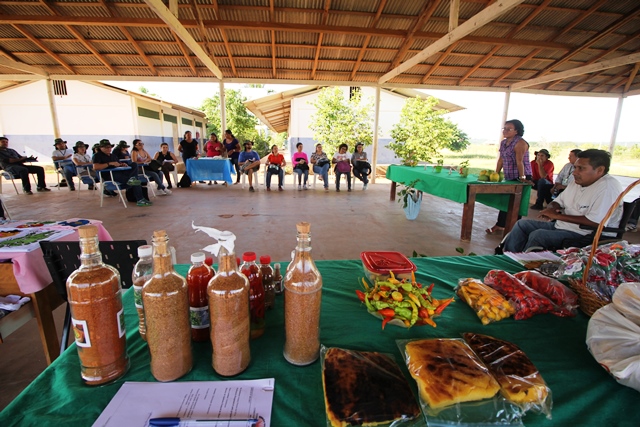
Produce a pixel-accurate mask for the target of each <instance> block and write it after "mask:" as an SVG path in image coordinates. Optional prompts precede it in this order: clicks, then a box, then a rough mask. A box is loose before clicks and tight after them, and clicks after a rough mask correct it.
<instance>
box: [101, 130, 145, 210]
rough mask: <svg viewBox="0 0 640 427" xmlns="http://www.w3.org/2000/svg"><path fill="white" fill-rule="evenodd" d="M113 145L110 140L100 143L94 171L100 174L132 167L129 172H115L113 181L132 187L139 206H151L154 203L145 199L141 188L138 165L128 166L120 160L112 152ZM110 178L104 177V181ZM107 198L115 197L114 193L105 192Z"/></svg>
mask: <svg viewBox="0 0 640 427" xmlns="http://www.w3.org/2000/svg"><path fill="white" fill-rule="evenodd" d="M112 149H113V144H111V142H109V140H108V139H103V140H101V141H100V145H99V150H98V152H97V153H96V154H94V155H93V169H95V170H96V171H98V172H100V171H102V170H105V169H114V168H118V167H131V169H128V170H121V171H114V172H113V179H114V180H115V181H116V182H118V183H119V184H120V185H122V186H123V187H124V188H126V186H130V187H131V188H132V189H133V195H134V197H135V198H136V201H137V205H138V206H151V205H152V203H151V202H150V201H149V200H147V199H145V198H144V196H143V194H142V188H140V180H138V178H137V177H138V165H136V164H135V163H132V164H131V165H128V164H127V163H123V162H121V161H119V160H118V158H117V157H116V155H115V154H113V153H112V152H111V150H112ZM107 179H108V178H105V177H103V178H102V180H103V181H106V180H107ZM104 194H105V195H107V196H115V194H113V192H108V191H107V190H105V191H104Z"/></svg>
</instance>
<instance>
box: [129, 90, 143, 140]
mask: <svg viewBox="0 0 640 427" xmlns="http://www.w3.org/2000/svg"><path fill="white" fill-rule="evenodd" d="M131 110H132V112H131V113H132V114H131V117H132V121H131V124H132V125H133V134H134V135H135V136H134V137H133V138H134V139H135V138H142V136H141V135H140V132H139V130H138V117H139V116H138V105H137V104H136V98H135V97H133V96H132V97H131Z"/></svg>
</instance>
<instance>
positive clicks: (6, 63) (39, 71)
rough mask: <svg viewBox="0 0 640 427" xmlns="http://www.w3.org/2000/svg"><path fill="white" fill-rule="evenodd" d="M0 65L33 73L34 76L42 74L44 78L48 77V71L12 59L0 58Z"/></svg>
mask: <svg viewBox="0 0 640 427" xmlns="http://www.w3.org/2000/svg"><path fill="white" fill-rule="evenodd" d="M0 49H1V48H0ZM3 50H4V49H3ZM0 65H1V66H3V67H7V68H12V69H14V70H18V71H24V72H25V73H31V74H35V75H36V76H42V77H45V78H46V77H49V73H47V71H45V70H44V69H42V68H40V67H34V66H33V65H28V64H25V63H24V62H20V61H14V60H12V59H5V58H0Z"/></svg>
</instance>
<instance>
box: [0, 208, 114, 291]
mask: <svg viewBox="0 0 640 427" xmlns="http://www.w3.org/2000/svg"><path fill="white" fill-rule="evenodd" d="M69 221H71V220H69ZM90 221H91V224H93V225H95V226H97V227H98V238H99V239H100V241H101V242H108V241H112V240H113V239H112V238H111V235H110V234H109V232H108V231H107V230H106V228H104V227H103V226H102V221H97V220H90ZM50 228H54V227H50ZM56 228H57V227H56ZM59 228H61V229H65V228H66V229H68V228H69V227H59ZM60 240H63V241H77V240H78V231H77V230H76V231H75V233H72V234H69V235H67V236H64V237H62V238H61V239H60ZM1 256H2V258H3V259H11V262H12V263H13V274H14V275H15V277H16V281H17V282H18V286H19V287H20V291H21V292H23V293H25V294H29V293H34V292H38V291H39V290H42V289H44V288H45V287H46V286H47V285H49V284H50V283H51V282H52V279H51V275H50V274H49V270H48V269H47V264H46V263H45V262H44V258H43V257H42V250H41V249H40V248H38V249H36V250H33V251H30V252H3V253H2V254H1Z"/></svg>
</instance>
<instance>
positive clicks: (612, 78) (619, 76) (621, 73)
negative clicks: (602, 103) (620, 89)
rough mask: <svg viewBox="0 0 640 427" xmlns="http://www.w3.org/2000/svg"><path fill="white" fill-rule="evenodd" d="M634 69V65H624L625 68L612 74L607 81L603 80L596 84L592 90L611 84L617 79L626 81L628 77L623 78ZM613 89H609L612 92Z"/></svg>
mask: <svg viewBox="0 0 640 427" xmlns="http://www.w3.org/2000/svg"><path fill="white" fill-rule="evenodd" d="M632 69H633V67H632V66H628V67H623V69H622V70H621V71H618V72H617V73H616V74H614V75H613V76H610V78H608V79H606V80H605V81H603V82H602V83H600V84H597V85H595V86H594V87H593V88H591V92H595V91H597V90H598V89H600V88H601V87H605V86H607V85H611V82H613V81H615V80H617V81H621V82H625V81H626V79H624V78H623V76H624V75H625V74H628V73H630V72H631V70H632ZM598 74H604V72H600V73H598ZM610 91H611V90H609V91H608V92H610Z"/></svg>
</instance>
